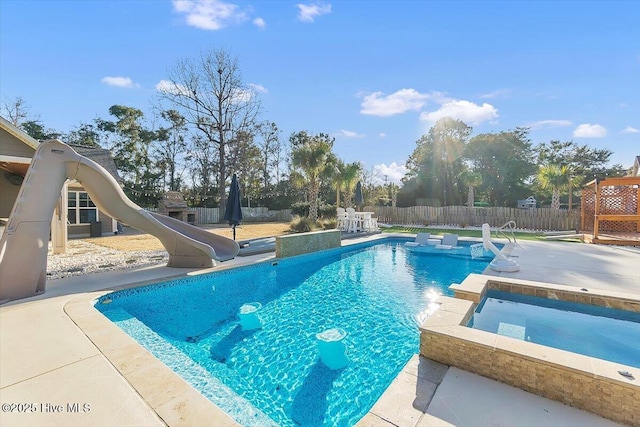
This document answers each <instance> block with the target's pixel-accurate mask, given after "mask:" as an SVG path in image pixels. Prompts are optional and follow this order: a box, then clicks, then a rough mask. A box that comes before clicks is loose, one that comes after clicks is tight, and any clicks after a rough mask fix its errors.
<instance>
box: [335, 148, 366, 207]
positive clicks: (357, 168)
mask: <svg viewBox="0 0 640 427" xmlns="http://www.w3.org/2000/svg"><path fill="white" fill-rule="evenodd" d="M334 165H335V166H334V171H333V174H332V184H333V186H334V188H335V189H336V205H337V206H340V192H343V194H344V203H343V204H344V206H345V207H351V206H352V203H351V198H352V197H353V193H354V191H355V188H356V184H357V183H358V180H359V179H360V177H361V175H362V164H361V163H360V162H353V163H344V162H343V161H342V160H340V159H337V158H336V160H334Z"/></svg>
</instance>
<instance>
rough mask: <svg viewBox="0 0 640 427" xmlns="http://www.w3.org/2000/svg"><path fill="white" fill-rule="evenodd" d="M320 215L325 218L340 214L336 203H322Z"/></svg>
mask: <svg viewBox="0 0 640 427" xmlns="http://www.w3.org/2000/svg"><path fill="white" fill-rule="evenodd" d="M318 216H319V217H320V218H324V219H333V218H336V217H337V216H338V211H337V210H336V207H335V206H334V205H320V207H319V208H318Z"/></svg>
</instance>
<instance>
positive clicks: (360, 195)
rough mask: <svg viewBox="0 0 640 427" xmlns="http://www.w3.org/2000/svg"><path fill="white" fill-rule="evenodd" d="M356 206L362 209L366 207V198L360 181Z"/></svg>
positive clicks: (357, 188) (357, 185)
mask: <svg viewBox="0 0 640 427" xmlns="http://www.w3.org/2000/svg"><path fill="white" fill-rule="evenodd" d="M354 201H355V204H356V206H358V207H360V206H362V205H364V197H363V196H362V183H361V182H360V181H358V183H357V184H356V196H355V200H354Z"/></svg>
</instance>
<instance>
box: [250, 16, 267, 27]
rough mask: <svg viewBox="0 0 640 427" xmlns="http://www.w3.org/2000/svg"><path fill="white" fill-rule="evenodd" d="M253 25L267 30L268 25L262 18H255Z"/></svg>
mask: <svg viewBox="0 0 640 427" xmlns="http://www.w3.org/2000/svg"><path fill="white" fill-rule="evenodd" d="M253 25H255V26H256V27H258V28H266V27H267V23H266V22H264V19H262V18H255V19H254V20H253Z"/></svg>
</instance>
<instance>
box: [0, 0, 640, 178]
mask: <svg viewBox="0 0 640 427" xmlns="http://www.w3.org/2000/svg"><path fill="white" fill-rule="evenodd" d="M638 22H640V1H639V0H627V1H598V2H586V1H577V0H576V1H571V0H564V1H563V0H557V1H552V2H545V1H504V2H487V1H480V0H478V1H466V2H459V1H443V2H439V1H373V0H369V1H331V2H329V1H324V2H320V1H313V2H309V1H266V0H254V1H216V0H209V1H207V0H182V1H162V0H156V1H154V0H147V1H127V0H119V1H118V0H114V1H94V0H84V1H81V0H76V1H53V0H50V1H31V0H0V95H1V97H2V101H3V103H6V102H10V101H11V100H13V99H15V98H16V97H22V98H23V99H24V100H25V101H26V103H27V104H28V106H29V107H30V111H31V113H32V114H33V115H38V116H39V117H40V120H41V121H42V122H43V123H44V124H45V126H46V127H48V128H53V129H56V130H59V131H69V130H71V129H72V128H74V127H75V126H77V125H78V124H79V123H87V122H91V121H92V120H93V119H94V118H96V117H102V118H109V114H108V108H109V107H110V106H111V105H113V104H122V105H127V106H131V107H136V108H139V109H141V110H143V111H144V112H145V113H146V114H147V115H148V116H149V117H150V116H151V106H152V102H153V101H154V97H155V94H156V86H157V85H158V84H159V83H160V82H161V81H162V80H163V79H165V78H166V77H167V74H168V71H169V70H171V69H172V68H173V67H174V66H175V64H176V62H177V61H178V60H180V59H185V58H194V57H196V56H197V55H198V54H199V53H200V52H202V51H203V50H207V49H211V48H224V49H229V50H230V51H231V52H232V54H233V55H234V56H236V57H237V58H238V60H239V65H240V69H241V71H242V79H243V81H244V82H245V83H247V84H251V85H254V88H257V90H258V91H259V92H260V98H261V101H262V104H263V107H264V113H263V115H262V119H264V120H269V121H273V122H275V123H276V124H277V125H278V126H279V128H280V129H281V130H282V137H283V138H284V139H287V138H288V137H289V135H290V134H291V133H292V132H296V131H300V130H307V131H309V132H313V133H316V132H325V133H328V134H330V135H332V136H334V137H335V138H336V143H335V146H334V151H335V152H336V153H337V154H338V156H340V157H341V158H342V159H343V160H345V161H348V162H352V161H361V162H363V163H364V165H365V167H366V168H367V169H372V168H375V170H376V171H378V172H379V174H380V175H381V176H382V175H388V176H389V178H390V179H393V180H399V178H401V177H402V175H403V168H404V164H405V162H406V160H407V158H408V157H409V155H410V154H411V153H412V152H413V150H414V148H415V141H416V140H417V139H419V138H420V136H421V135H423V134H425V133H427V131H428V129H429V127H430V126H431V124H432V123H433V121H434V120H437V119H438V118H439V117H443V116H452V117H455V118H458V119H461V120H463V121H465V122H466V123H467V124H469V125H471V126H473V129H474V135H475V134H479V133H484V132H499V131H503V130H510V129H514V128H515V127H517V126H529V127H531V129H532V130H531V134H530V137H531V139H532V141H533V142H534V143H540V142H548V141H550V140H553V139H557V140H561V141H567V140H573V141H575V142H577V143H579V144H588V145H590V146H593V147H596V148H609V149H611V150H613V151H614V155H613V156H612V162H613V163H621V164H623V165H624V166H626V167H630V166H631V165H632V164H633V159H634V156H636V155H640V25H638Z"/></svg>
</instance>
